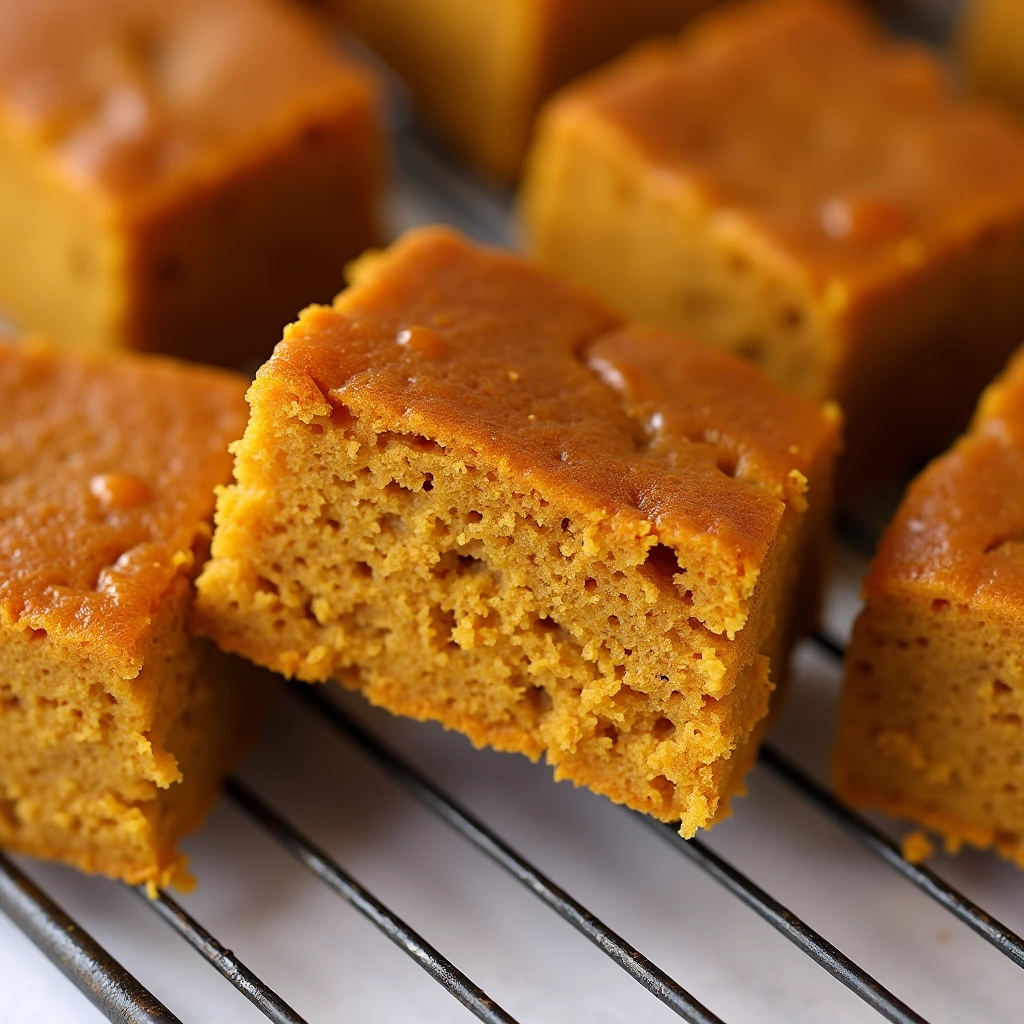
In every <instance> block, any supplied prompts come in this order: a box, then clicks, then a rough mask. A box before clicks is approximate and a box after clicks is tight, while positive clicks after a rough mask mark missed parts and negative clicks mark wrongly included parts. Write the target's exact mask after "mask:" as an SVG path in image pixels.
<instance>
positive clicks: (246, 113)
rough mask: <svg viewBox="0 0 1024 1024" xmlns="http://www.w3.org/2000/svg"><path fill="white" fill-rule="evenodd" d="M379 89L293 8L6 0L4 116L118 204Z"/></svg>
mask: <svg viewBox="0 0 1024 1024" xmlns="http://www.w3.org/2000/svg"><path fill="white" fill-rule="evenodd" d="M371 91H372V86H371V83H370V81H369V79H368V77H367V75H366V74H365V73H364V72H361V71H359V70H358V69H356V68H355V67H354V66H351V65H349V64H346V63H345V62H343V61H342V60H341V59H340V58H339V57H337V56H336V55H335V53H334V52H333V50H332V48H331V47H330V46H328V45H327V44H326V42H325V41H324V40H323V39H322V38H321V36H320V34H319V33H318V32H317V30H316V28H315V26H314V25H313V23H312V21H311V19H310V18H309V17H308V16H307V15H306V14H305V12H304V11H302V10H301V9H299V8H298V6H297V5H296V6H292V5H291V4H286V3H271V2H267V0H217V2H215V3H210V2H208V0H156V2H149V3H146V4H144V5H141V4H138V3H135V2H132V0H100V2H92V0H70V2H69V0H38V2H36V0H33V2H32V3H21V2H20V0H3V2H2V3H0V127H4V128H6V129H7V130H8V131H9V132H11V133H12V135H13V137H16V138H20V139H22V140H24V142H25V144H27V145H28V146H30V147H33V148H37V149H39V150H40V151H42V152H45V153H46V154H47V155H48V156H49V157H50V158H51V159H52V160H53V162H54V165H55V167H57V168H59V170H60V173H62V174H63V175H65V176H66V177H67V179H68V180H70V181H71V182H72V183H74V184H75V185H77V186H79V187H84V188H87V189H92V190H95V191H96V192H97V193H98V194H100V195H104V196H109V197H117V198H118V200H119V201H120V202H122V203H124V202H128V201H130V202H134V203H140V202H143V201H146V200H151V199H153V198H154V197H155V196H156V195H157V194H159V193H161V192H162V191H163V192H166V190H167V189H168V188H176V187H178V186H179V185H180V184H181V181H182V179H183V178H185V179H190V180H195V179H196V178H199V179H203V178H208V177H209V176H211V174H212V175H213V176H217V175H218V173H219V168H221V167H223V166H232V165H234V164H236V163H237V162H238V159H239V156H240V155H241V154H244V153H246V152H247V151H251V150H253V149H257V150H263V149H265V148H266V141H267V140H268V139H273V138H275V137H276V135H277V134H279V133H280V132H281V131H282V130H285V131H290V130H291V128H292V127H293V126H294V125H295V123H296V122H297V121H301V120H304V119H305V120H309V119H311V118H315V117H316V116H317V115H318V114H319V115H321V116H333V115H334V114H336V113H337V112H339V111H345V110H357V109H360V108H363V107H365V106H366V105H367V102H368V96H369V94H370V93H371ZM123 212H124V211H123V210H122V213H123Z"/></svg>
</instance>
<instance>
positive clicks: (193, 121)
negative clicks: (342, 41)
mask: <svg viewBox="0 0 1024 1024" xmlns="http://www.w3.org/2000/svg"><path fill="white" fill-rule="evenodd" d="M374 106H375V102H374V88H373V85H372V83H371V82H370V81H369V79H368V78H367V76H366V74H365V72H363V71H361V70H359V69H357V68H356V67H354V66H351V65H349V64H348V63H346V62H345V61H344V60H343V59H342V58H341V57H340V56H338V55H337V54H336V52H335V50H334V48H333V46H332V44H331V42H330V41H329V40H326V39H324V38H321V36H320V34H319V32H318V31H317V30H316V28H315V27H314V25H313V23H312V22H311V21H310V20H309V19H308V17H307V15H306V13H305V12H304V11H302V10H301V9H299V7H298V5H293V4H290V3H285V2H281V0H148V2H146V3H138V2H136V0H32V2H31V3H23V2H21V0H0V234H2V237H3V238H4V240H5V243H6V244H5V246H4V252H3V253H2V254H0V312H2V313H3V314H5V315H6V316H7V317H8V318H11V319H14V320H15V321H16V322H18V324H19V325H20V326H21V327H22V328H25V329H31V330H41V331H44V332H46V333H47V334H48V335H50V336H51V337H52V338H54V340H56V341H57V342H58V343H60V344H62V345H70V346H76V347H88V348H108V347H128V348H135V349H147V350H152V351H164V352H172V353H174V354H176V355H180V356H188V357H191V358H197V359H201V360H203V361H204V362H220V363H226V364H234V363H240V362H241V361H242V360H243V359H244V358H245V357H247V356H248V357H256V358H258V359H263V358H265V357H266V355H267V353H269V351H270V350H271V348H272V346H273V345H274V343H275V341H276V340H277V339H278V338H280V334H281V329H282V327H283V326H284V324H286V323H288V322H289V321H290V320H292V319H294V317H295V315H296V313H297V312H298V310H299V309H300V308H301V307H302V306H303V305H304V304H305V303H307V302H309V301H310V300H311V299H312V298H315V297H317V296H319V297H321V298H323V299H324V300H327V299H329V298H330V297H331V296H332V295H333V291H334V289H335V288H336V287H337V284H336V282H337V281H338V279H339V275H340V274H341V273H342V268H343V267H344V264H345V262H346V261H347V260H349V259H351V258H352V257H353V256H355V255H357V254H358V253H359V252H361V251H362V250H363V249H364V248H365V247H366V246H367V245H370V244H373V243H374V242H375V241H376V233H377V229H376V224H375V211H374V206H375V201H376V193H377V189H378V180H379V176H380V166H379V164H380V158H379V154H378V148H379V147H378V126H377V123H376V113H375V109H374Z"/></svg>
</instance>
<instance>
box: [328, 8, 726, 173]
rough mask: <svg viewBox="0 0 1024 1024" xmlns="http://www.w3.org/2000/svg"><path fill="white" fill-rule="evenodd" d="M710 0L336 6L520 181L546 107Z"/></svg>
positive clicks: (444, 121) (427, 107)
mask: <svg viewBox="0 0 1024 1024" xmlns="http://www.w3.org/2000/svg"><path fill="white" fill-rule="evenodd" d="M709 2H710V0H633V2H626V0H568V2H566V0H487V2H486V3H481V2H480V0H444V3H437V2H436V0H331V5H332V7H333V8H334V9H335V10H336V11H337V12H338V14H339V15H340V17H341V18H342V19H343V21H344V23H345V24H346V25H347V27H348V28H350V29H351V30H352V31H353V32H354V33H355V34H356V35H358V36H360V37H361V38H362V39H363V40H364V41H365V42H366V43H367V44H368V45H369V46H371V47H372V48H373V49H374V50H376V51H377V52H378V53H379V54H380V56H381V57H383V58H384V60H386V61H387V62H388V63H389V64H391V65H392V67H393V68H394V69H395V70H396V71H397V72H398V73H399V74H400V75H401V76H402V77H403V78H404V79H405V80H406V82H407V83H408V84H409V86H410V87H411V89H412V93H413V97H414V100H415V103H416V105H417V107H418V108H419V109H420V111H421V112H422V113H423V114H424V115H425V116H426V118H427V120H429V121H430V122H431V123H432V124H433V125H434V127H435V128H436V129H437V130H438V131H439V132H440V133H441V134H442V135H443V136H444V137H445V138H446V139H447V140H448V142H450V143H451V144H452V145H454V146H455V147H456V148H457V149H458V150H460V151H461V152H462V154H463V155H464V156H466V157H467V158H468V159H469V160H470V161H471V162H472V163H474V164H475V165H477V166H478V167H479V168H481V169H482V170H484V171H486V172H488V173H489V174H491V175H493V176H495V177H497V178H499V179H502V180H512V179H514V178H516V177H517V176H518V174H519V169H520V166H521V164H522V161H523V156H524V155H525V153H526V148H527V143H528V142H529V138H530V132H531V129H532V126H533V119H534V116H535V115H536V113H537V108H538V107H539V106H540V104H541V102H542V101H543V100H544V99H545V97H547V96H548V95H550V94H551V93H552V92H553V91H554V90H555V89H556V88H558V86H560V85H562V84H563V83H564V82H567V81H569V79H570V78H574V77H575V76H576V75H578V74H581V73H582V72H584V71H588V70H590V69H591V68H594V67H597V66H598V65H599V64H602V63H604V61H606V60H609V59H610V58H611V57H614V56H615V55H616V54H617V53H621V52H622V51H623V50H625V49H626V48H627V47H629V46H631V45H632V44H633V43H635V42H637V41H638V40H640V39H643V38H645V37H647V36H651V35H655V34H657V33H660V32H671V31H673V30H675V29H677V28H679V27H680V26H681V25H682V24H683V23H684V22H685V21H686V20H687V18H688V17H690V16H691V15H692V14H693V13H694V12H695V11H696V10H698V9H699V8H701V7H705V6H707V4H708V3H709Z"/></svg>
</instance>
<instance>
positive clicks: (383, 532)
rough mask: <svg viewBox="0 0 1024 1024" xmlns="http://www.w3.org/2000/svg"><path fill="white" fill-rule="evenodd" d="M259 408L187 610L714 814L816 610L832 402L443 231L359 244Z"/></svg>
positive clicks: (272, 653)
mask: <svg viewBox="0 0 1024 1024" xmlns="http://www.w3.org/2000/svg"><path fill="white" fill-rule="evenodd" d="M249 402H250V405H251V415H250V420H249V425H248V427H247V429H246V432H245V436H244V438H243V440H242V441H241V443H240V444H239V445H238V446H237V447H236V464H235V483H234V484H233V485H232V486H230V487H228V488H227V489H225V490H224V491H223V492H222V493H221V495H220V498H219V502H218V511H217V529H216V533H215V536H214V542H213V557H212V559H211V561H210V562H209V563H208V564H207V566H206V567H205V569H204V571H203V573H202V575H201V577H200V580H199V583H198V586H199V591H200V597H199V601H198V603H197V613H198V618H199V622H200V628H201V629H202V630H204V631H206V632H208V633H209V635H211V636H212V637H213V638H214V639H216V640H217V641H218V643H220V645H221V646H222V647H224V648H225V649H226V650H229V651H235V652H238V653H240V654H243V655H244V656H246V657H248V658H251V659H253V660H254V661H256V662H258V663H259V664H262V665H265V666H268V667H270V668H273V669H275V670H277V671H279V672H283V673H285V674H286V675H289V676H294V677H298V678H300V679H305V680H310V681H323V680H328V679H331V678H337V679H339V680H340V681H341V682H342V683H344V684H345V685H346V686H349V687H351V688H354V689H359V690H361V691H362V692H363V693H364V694H365V695H366V696H367V697H368V698H369V699H370V700H371V701H373V702H374V703H375V704H379V705H382V706H383V707H386V708H388V709H390V710H391V711H394V712H397V713H401V714H406V715H411V716H413V717H415V718H419V719H427V718H431V719H437V720H439V721H441V722H442V723H444V724H445V725H446V726H448V727H450V728H454V729H458V730H460V731H462V732H464V733H466V734H467V735H468V736H469V737H470V738H471V739H472V740H473V742H474V743H476V744H478V745H482V744H490V745H492V746H495V747H498V748H499V749H502V750H511V751H519V752H521V753H524V754H527V755H528V756H530V757H532V758H537V757H539V756H540V755H542V754H545V753H546V755H547V758H548V761H549V762H550V763H551V764H552V765H554V767H555V770H556V775H557V776H558V777H560V778H567V779H571V780H573V781H574V782H576V783H580V784H585V785H588V786H590V787H591V788H592V789H594V790H596V791H598V792H600V793H604V794H606V795H608V796H610V797H611V798H612V799H614V800H617V801H620V802H622V803H626V804H628V805H630V806H631V807H635V808H638V809H640V810H644V811H647V812H649V813H651V814H654V815H656V816H658V817H659V818H662V819H664V820H667V821H675V820H680V819H681V820H682V830H683V832H684V833H685V834H686V835H692V834H693V832H694V831H695V829H696V828H698V827H701V826H706V825H708V824H710V823H711V822H712V821H713V820H714V818H715V817H716V815H718V814H721V813H723V811H724V810H725V808H726V806H727V802H728V798H729V796H730V795H731V794H734V793H736V792H737V791H739V790H740V788H741V784H742V778H743V773H744V770H745V769H746V768H747V767H748V766H749V764H750V761H751V759H752V757H753V755H754V753H755V750H756V740H757V737H758V736H759V734H760V732H761V730H762V728H763V726H764V723H765V721H766V716H767V713H768V707H769V699H770V695H771V691H772V689H773V682H772V677H771V672H772V671H774V673H775V675H776V676H778V675H779V674H780V671H781V670H782V666H783V665H784V662H785V656H786V648H787V646H788V643H789V638H790V637H791V636H792V634H793V632H794V630H795V629H796V628H797V627H798V626H799V625H800V624H802V622H803V621H804V620H806V618H807V616H808V611H809V608H810V606H811V604H812V597H811V593H812V591H813V590H814V587H815V583H814V575H815V573H814V570H813V566H814V565H815V564H816V557H815V556H816V553H817V550H818V546H819V545H820V544H821V543H822V541H823V539H824V526H825V522H826V519H827V510H828V506H829V488H830V475H831V468H832V461H833V456H834V453H835V449H836V433H837V422H836V420H837V417H836V416H835V415H834V414H833V413H832V412H831V411H828V410H827V411H826V412H823V411H822V410H820V409H818V408H817V407H816V406H814V405H812V404H810V403H809V402H806V401H805V400H803V399H800V398H797V397H795V396H790V395H788V394H786V393H784V392H783V391H781V390H779V389H777V388H776V387H775V386H773V385H771V384H770V383H769V382H767V381H766V380H765V379H764V378H763V377H762V376H761V375H760V374H759V373H758V372H757V371H756V370H755V369H754V368H752V367H750V366H748V365H746V364H745V363H743V362H741V361H740V360H737V359H734V358H733V357H731V356H729V355H726V354H723V353H716V352H711V351H706V350H703V349H701V348H699V347H697V346H695V345H693V344H691V343H690V342H688V341H687V340H686V339H685V338H683V337H680V336H678V335H674V334H669V333H665V332H660V331H656V330H653V329H639V328H629V327H623V326H622V325H621V324H620V323H619V322H618V320H617V319H616V317H615V316H614V315H613V314H611V313H609V312H608V311H607V310H606V309H605V308H604V307H603V306H601V305H600V304H598V303H597V302H596V301H594V300H592V299H590V298H589V297H587V296H585V295H583V294H582V293H580V292H577V291H576V290H575V289H573V288H572V287H571V286H568V285H566V284H563V283H561V282H559V281H557V280H556V279H554V278H552V277H549V276H548V275H546V274H545V273H543V272H542V271H539V270H536V269H534V268H532V267H530V266H528V265H526V264H525V263H523V262H522V261H520V260H518V259H516V258H514V257H513V256H510V255H507V254H504V253H501V252H498V251H496V250H490V249H484V248H478V247H475V246H472V245H470V244H469V243H468V242H466V241H464V240H463V239H461V238H460V237H459V236H457V235H455V234H454V233H452V232H450V231H447V230H443V229H424V230H421V231H417V232H412V233H410V234H409V235H407V236H406V237H405V238H403V239H402V240H400V241H399V242H398V243H396V244H395V245H394V246H393V247H392V248H391V249H390V250H388V251H387V252H386V253H385V254H383V255H372V256H368V257H364V259H363V260H362V261H361V262H360V264H359V265H358V267H357V269H356V272H355V275H354V284H353V286H352V287H351V288H350V289H349V290H348V291H346V292H344V293H343V294H342V295H341V296H339V298H338V299H337V300H336V301H335V303H334V305H333V306H332V307H324V306H314V307H311V308H309V309H307V310H305V312H304V313H303V314H302V316H301V318H300V320H299V321H298V323H296V324H293V325H292V326H290V327H289V328H288V329H287V331H286V333H285V338H284V340H283V341H282V342H281V343H280V344H279V345H278V347H277V349H276V351H275V353H274V355H273V357H272V358H271V359H270V361H269V362H268V363H267V364H266V365H265V366H264V367H263V368H262V369H261V370H260V372H259V374H258V375H257V378H256V381H255V383H254V384H253V386H252V388H251V390H250V392H249ZM801 567H807V569H806V571H803V572H802V571H801ZM798 620H799V621H798Z"/></svg>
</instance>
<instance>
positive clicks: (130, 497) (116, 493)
mask: <svg viewBox="0 0 1024 1024" xmlns="http://www.w3.org/2000/svg"><path fill="white" fill-rule="evenodd" d="M89 490H90V492H91V493H92V495H93V497H94V498H96V500H97V501H98V502H99V503H100V504H101V505H102V506H103V507H104V508H105V509H108V510H110V511H121V510H125V509H132V508H138V507H139V506H140V505H145V504H146V502H148V501H149V500H150V499H151V498H152V497H153V494H152V491H150V489H149V485H148V484H147V483H146V482H145V480H140V479H139V477H137V476H135V475H134V474H132V473H100V474H98V475H97V476H94V477H93V478H92V479H91V480H90V481H89Z"/></svg>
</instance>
